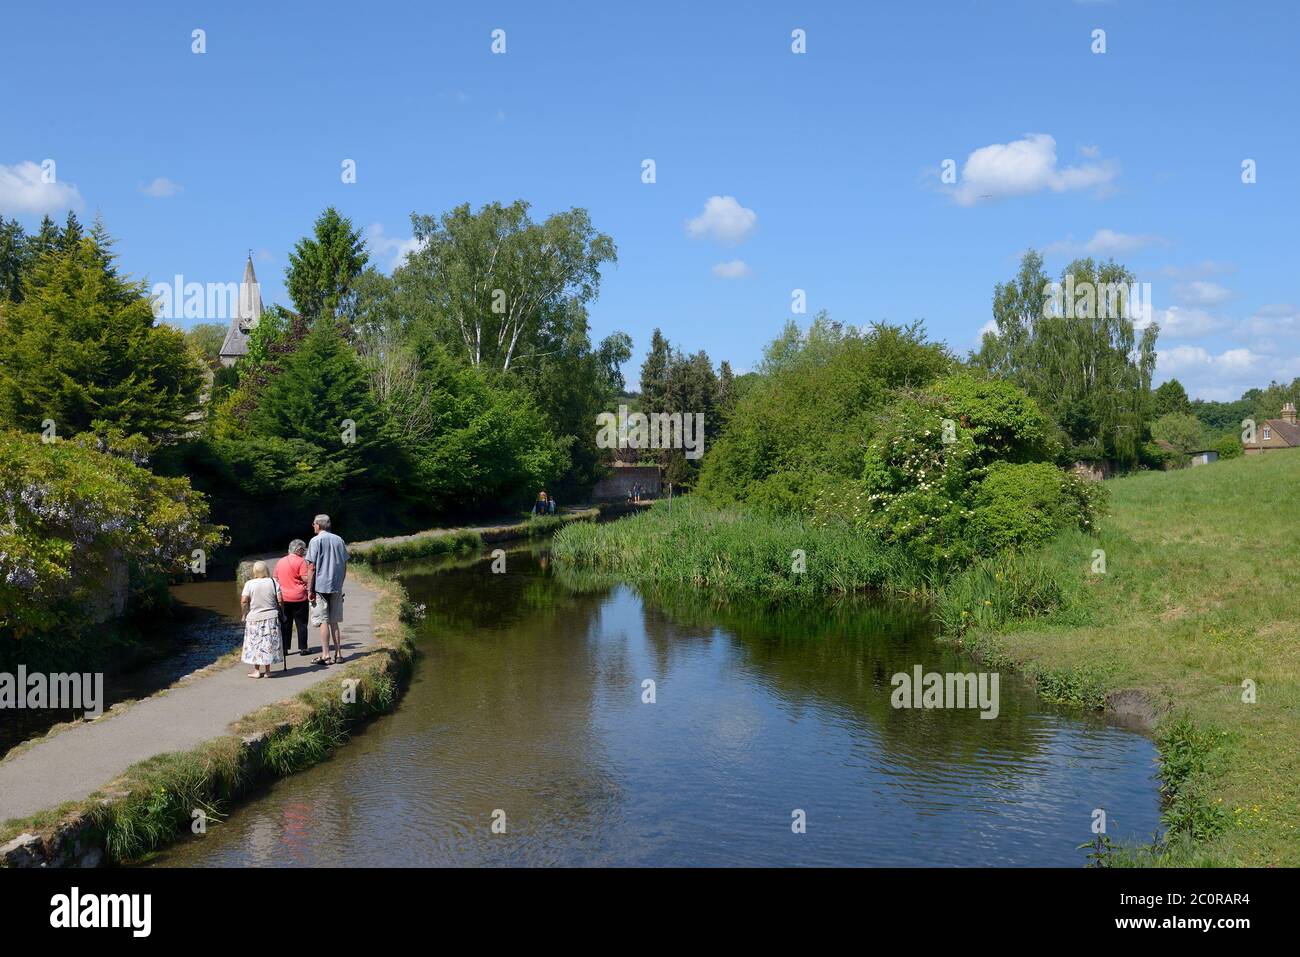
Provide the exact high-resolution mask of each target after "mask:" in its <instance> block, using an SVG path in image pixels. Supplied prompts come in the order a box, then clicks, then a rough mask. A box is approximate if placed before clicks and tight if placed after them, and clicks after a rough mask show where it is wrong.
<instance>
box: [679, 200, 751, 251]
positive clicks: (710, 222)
mask: <svg viewBox="0 0 1300 957" xmlns="http://www.w3.org/2000/svg"><path fill="white" fill-rule="evenodd" d="M757 225H758V214H757V213H756V212H754V211H753V210H752V209H746V208H745V207H744V206H741V205H740V203H738V202H736V197H734V196H710V197H709V198H708V199H707V200H706V201H705V203H704V211H703V212H701V213H700V215H698V216H696V217H695V218H694V219H692V220H689V221H687V223H686V232H687V235H689V236H691V237H693V238H698V237H700V236H707V237H709V238H710V239H716V240H718V241H719V242H724V243H738V242H741V241H742V240H744V239H745V238H746V237H748V236H749V234H750V233H752V232H753V231H754V228H755V227H756V226H757Z"/></svg>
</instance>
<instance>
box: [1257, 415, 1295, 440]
mask: <svg viewBox="0 0 1300 957" xmlns="http://www.w3.org/2000/svg"><path fill="white" fill-rule="evenodd" d="M1264 424H1265V425H1266V426H1268V427H1269V428H1270V429H1272V430H1273V434H1274V435H1276V436H1277V437H1278V438H1279V439H1281V440H1282V441H1283V442H1285V443H1286V444H1287V445H1292V446H1300V425H1292V424H1291V423H1290V422H1288V421H1286V420H1285V419H1265V420H1264ZM1256 444H1258V443H1256Z"/></svg>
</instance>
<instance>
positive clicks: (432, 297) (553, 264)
mask: <svg viewBox="0 0 1300 957" xmlns="http://www.w3.org/2000/svg"><path fill="white" fill-rule="evenodd" d="M528 209H529V205H528V203H526V202H524V201H523V200H516V201H515V202H513V203H511V204H510V205H509V206H503V205H501V204H500V203H489V204H488V205H486V206H484V207H483V208H482V209H480V210H479V211H478V212H477V213H474V212H471V211H470V207H469V204H468V203H463V204H461V205H460V206H457V207H456V208H455V209H452V210H451V211H450V212H448V213H445V214H443V215H442V217H441V218H439V217H437V216H427V215H419V214H415V215H412V216H411V223H412V226H413V227H414V232H415V240H416V242H417V243H418V244H419V248H418V249H417V251H416V252H414V253H412V254H411V255H410V256H409V257H408V258H407V260H406V263H405V264H404V265H403V266H401V267H399V268H398V269H397V270H396V272H395V274H394V278H395V279H396V280H397V282H398V284H399V286H401V287H402V288H403V290H404V291H405V293H406V294H407V295H408V296H409V297H410V299H411V301H412V302H413V303H414V304H417V305H418V306H419V307H420V312H421V313H422V314H423V315H422V317H421V318H422V319H423V321H426V322H429V323H430V324H431V325H432V326H433V331H434V332H435V333H436V334H437V337H438V339H439V340H440V341H442V342H443V343H444V344H446V345H447V346H448V347H450V348H454V349H455V350H456V351H457V352H459V353H460V354H461V355H463V356H464V357H465V358H466V359H467V360H468V361H469V363H470V364H471V365H473V366H475V367H476V368H477V367H483V368H486V369H497V370H501V371H509V370H511V369H512V368H513V367H515V366H516V365H517V364H519V363H521V362H530V361H535V360H537V359H538V358H539V357H541V356H545V355H547V354H549V353H551V352H553V351H556V350H558V349H560V348H563V345H564V343H565V342H567V341H570V338H571V337H570V333H571V331H572V329H573V328H574V326H575V325H576V324H579V323H581V324H584V325H585V322H586V304H587V303H588V302H590V301H591V300H592V299H593V298H595V296H596V294H597V293H598V292H599V290H600V267H601V266H602V265H604V264H605V263H607V262H614V261H616V259H617V252H616V250H615V247H614V241H613V240H612V239H610V238H609V237H608V236H606V235H604V234H603V233H598V232H597V231H596V230H595V228H594V227H593V226H592V225H591V217H590V216H589V215H588V213H587V211H586V210H585V209H571V210H568V211H566V212H561V213H555V214H554V215H552V216H549V217H547V219H546V220H545V221H544V222H541V223H536V222H534V221H533V220H532V218H531V217H530V216H529V214H528Z"/></svg>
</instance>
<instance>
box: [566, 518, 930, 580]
mask: <svg viewBox="0 0 1300 957" xmlns="http://www.w3.org/2000/svg"><path fill="white" fill-rule="evenodd" d="M552 555H553V556H554V557H555V559H556V560H557V561H558V562H559V563H561V564H562V565H568V566H571V567H575V568H583V567H586V568H591V569H596V570H601V571H606V572H612V573H615V574H617V575H619V576H620V577H622V578H625V579H627V580H630V581H634V582H639V583H655V584H663V585H679V586H686V587H689V588H694V589H702V590H708V591H711V592H714V593H717V594H720V595H729V594H744V595H751V596H752V595H761V596H763V597H765V598H769V599H772V600H781V599H785V598H810V597H813V596H817V595H829V594H847V593H850V592H855V591H860V590H863V589H867V588H878V589H889V590H894V591H922V590H924V589H925V588H926V587H927V585H928V579H927V577H926V575H925V570H924V569H923V568H922V567H921V565H920V564H919V563H918V562H916V561H915V560H912V559H909V558H908V557H907V556H905V555H904V554H903V553H902V552H901V551H899V550H897V549H893V548H890V547H888V546H885V545H883V544H881V543H880V542H878V541H876V540H874V539H872V538H870V537H867V536H864V535H863V534H862V533H861V532H859V531H855V530H854V529H852V528H850V527H849V526H848V525H840V524H834V523H832V524H828V525H824V526H814V525H811V524H808V523H806V522H804V521H803V520H801V519H799V518H796V517H784V516H772V515H767V516H761V515H756V514H750V513H746V512H742V511H737V510H733V509H728V508H718V507H714V506H711V505H708V504H705V503H703V502H699V501H692V500H690V499H679V500H677V501H676V502H674V503H673V505H672V507H671V509H670V508H669V507H668V506H667V505H657V506H655V507H654V508H652V509H649V510H648V511H645V512H642V513H641V514H639V515H636V516H633V517H631V518H625V519H622V520H620V521H618V522H612V523H609V524H606V525H592V524H582V525H570V526H568V527H567V528H565V529H563V530H562V531H561V532H559V533H558V534H557V535H556V537H555V539H554V542H553V543H552Z"/></svg>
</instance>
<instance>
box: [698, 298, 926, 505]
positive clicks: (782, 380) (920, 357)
mask: <svg viewBox="0 0 1300 957" xmlns="http://www.w3.org/2000/svg"><path fill="white" fill-rule="evenodd" d="M951 363H952V358H951V356H950V355H949V353H948V351H947V349H946V347H945V346H943V344H942V343H934V342H926V341H925V335H924V331H923V330H922V329H921V327H920V326H919V325H912V326H908V327H898V326H888V325H875V326H872V327H870V328H869V329H866V330H857V329H854V328H852V327H846V326H842V325H840V324H839V323H834V322H831V321H830V320H829V319H828V318H826V316H824V315H821V316H818V317H817V319H815V320H814V322H813V323H812V325H811V327H810V328H809V329H808V331H807V332H806V333H801V332H800V331H799V330H798V329H797V328H795V327H794V326H793V324H792V325H790V326H789V327H787V329H786V331H785V333H784V334H783V335H782V337H781V338H779V339H777V340H776V341H775V342H773V343H772V344H771V345H770V346H768V348H767V350H766V354H765V358H764V361H763V363H762V366H761V368H760V375H759V376H758V378H757V379H755V380H754V381H753V382H752V383H750V385H749V386H748V387H747V388H746V389H745V391H744V395H743V396H741V397H740V398H739V399H738V400H737V402H736V404H735V406H734V408H733V409H732V410H731V412H730V414H729V416H728V421H727V428H726V431H725V432H724V433H723V434H722V436H721V437H720V438H719V439H718V441H717V444H716V445H715V446H714V447H713V449H712V450H711V451H709V453H708V454H707V455H706V456H705V457H704V467H703V470H702V472H701V475H700V481H699V491H700V492H701V493H702V494H703V495H704V496H705V497H706V498H708V499H710V500H711V501H713V502H715V503H719V504H726V503H737V504H745V505H749V506H758V507H761V508H764V509H768V510H774V511H782V512H806V511H807V509H808V507H809V506H811V505H813V504H814V502H815V501H816V500H817V499H818V498H819V497H820V496H822V495H824V493H825V491H826V489H827V488H828V487H835V486H837V485H838V484H839V483H840V482H842V481H843V480H846V479H850V480H856V479H858V477H859V476H860V473H861V469H862V451H863V448H864V447H865V445H866V443H867V441H868V440H869V439H870V437H871V434H872V431H873V422H874V419H875V417H876V415H877V414H878V413H879V412H880V410H881V409H883V408H884V407H885V406H886V405H887V404H888V403H889V402H890V400H891V398H892V395H893V392H894V390H896V389H902V388H920V387H921V386H924V385H925V384H926V383H928V382H930V381H931V380H933V379H934V378H935V377H936V376H938V375H941V374H942V373H943V372H945V371H947V369H948V368H949V366H950V365H951Z"/></svg>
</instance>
